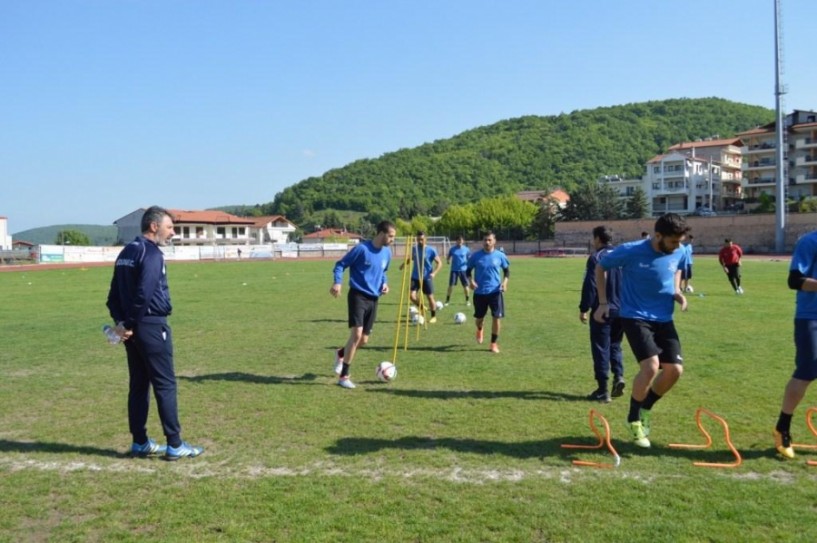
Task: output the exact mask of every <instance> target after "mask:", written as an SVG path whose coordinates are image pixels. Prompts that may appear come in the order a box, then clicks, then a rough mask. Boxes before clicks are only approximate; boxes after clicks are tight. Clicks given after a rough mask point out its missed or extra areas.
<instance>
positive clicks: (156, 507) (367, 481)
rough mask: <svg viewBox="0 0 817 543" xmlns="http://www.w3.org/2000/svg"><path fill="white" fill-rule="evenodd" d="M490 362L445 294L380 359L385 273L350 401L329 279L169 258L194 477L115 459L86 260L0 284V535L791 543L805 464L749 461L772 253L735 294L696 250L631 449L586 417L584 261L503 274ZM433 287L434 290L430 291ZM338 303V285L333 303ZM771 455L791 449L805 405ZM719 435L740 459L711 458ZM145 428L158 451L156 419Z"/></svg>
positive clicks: (782, 312) (774, 309)
mask: <svg viewBox="0 0 817 543" xmlns="http://www.w3.org/2000/svg"><path fill="white" fill-rule="evenodd" d="M511 266H512V275H511V281H510V289H509V291H508V293H507V296H506V301H507V312H508V316H507V318H506V319H505V321H504V329H503V332H502V335H501V337H500V346H501V348H502V353H501V354H498V355H494V354H491V353H489V352H488V351H487V349H486V346H487V344H486V345H477V344H476V343H475V342H474V340H473V319H472V318H471V316H470V311H469V312H468V315H469V320H468V322H467V323H466V324H465V325H462V326H457V325H455V324H454V323H453V313H454V312H455V311H466V308H465V307H464V305H463V300H462V292H461V291H455V297H454V299H455V302H456V303H454V304H452V305H451V307H449V308H446V309H445V310H443V311H442V312H441V315H440V322H439V323H438V324H435V325H431V326H430V327H429V328H428V329H427V330H423V331H422V332H421V334H420V336H419V338H418V337H417V335H416V330H415V329H412V331H411V333H410V339H409V344H408V350H405V351H404V350H403V349H402V339H401V349H400V350H399V351H398V354H397V360H396V362H397V366H398V368H399V375H398V378H397V379H396V380H395V381H394V382H393V383H391V384H388V385H385V384H381V383H379V382H377V381H376V380H375V378H374V368H375V365H376V364H377V363H378V362H380V361H382V360H389V359H391V358H392V348H393V344H394V340H395V331H396V316H397V308H398V303H399V299H400V296H399V292H398V290H399V286H400V277H399V272H398V271H397V270H396V267H395V269H393V270H392V272H391V277H390V279H391V283H392V286H393V292H392V293H391V294H389V295H388V296H386V297H385V298H383V300H382V301H381V306H380V318H379V320H378V325H377V326H376V328H375V331H374V334H373V337H372V342H371V343H370V345H369V346H368V347H367V348H366V349H365V350H364V351H361V352H360V353H359V356H358V359H357V360H356V364H355V367H353V372H352V377H353V379H354V380H355V381H356V382H357V384H358V388H357V389H356V390H351V391H350V390H343V389H341V388H340V387H337V386H336V385H335V379H334V375H333V374H332V356H333V355H332V350H333V349H334V348H336V347H337V346H339V345H341V344H342V343H343V342H344V341H345V340H346V338H347V335H348V332H347V327H346V303H345V296H344V298H342V299H339V300H335V299H333V298H332V297H331V296H329V293H328V290H329V287H330V284H331V268H332V262H327V261H324V262H282V261H274V262H272V261H269V262H249V261H245V262H227V263H199V264H191V263H169V265H168V270H169V271H168V274H169V280H170V288H171V294H172V298H173V303H174V307H175V312H174V315H173V317H172V319H171V324H172V326H173V333H174V343H175V348H176V370H177V374H178V377H179V404H180V413H181V419H182V425H183V429H184V437H185V438H186V439H187V440H189V441H191V442H193V443H195V444H200V445H203V446H205V447H206V452H205V453H204V455H202V456H201V457H199V458H197V459H192V460H185V461H179V462H176V463H168V462H164V461H161V460H144V459H130V458H127V457H125V456H124V452H125V451H126V450H127V448H128V447H129V445H130V436H129V434H128V433H127V418H126V394H127V368H126V364H125V359H124V352H123V348H122V347H121V346H110V345H108V344H107V343H105V341H104V337H103V335H102V333H101V332H100V327H101V325H102V324H103V323H105V322H106V321H107V320H108V316H107V311H106V308H105V297H106V294H107V287H108V283H109V280H110V274H111V270H110V268H106V267H100V268H89V269H79V268H76V269H60V270H42V271H33V272H31V271H27V272H22V271H20V272H13V273H0V299H2V301H3V302H2V305H0V330H2V332H0V334H1V335H2V342H0V511H2V513H0V541H60V542H65V541H106V542H107V541H147V540H150V541H231V542H232V541H258V542H267V541H279V542H282V541H308V542H313V541H315V542H323V541H326V542H340V541H343V542H345V541H423V542H429V541H439V542H471V541H497V542H499V541H502V542H504V541H520V542H527V541H541V542H544V541H582V542H593V541H650V542H655V541H776V542H783V541H815V540H817V523H815V522H814V519H815V515H817V467H808V466H807V465H806V459H808V458H811V459H817V454H808V453H803V454H800V455H798V458H797V459H796V460H794V461H784V460H781V459H779V458H777V457H776V456H775V454H774V450H773V445H772V439H771V430H772V428H773V426H774V423H775V421H776V418H777V414H778V411H779V407H780V399H781V394H782V389H783V386H784V384H785V383H786V381H787V380H788V378H789V376H790V374H791V370H792V367H793V362H792V359H793V355H794V349H793V345H792V340H791V337H792V316H793V307H794V295H793V293H792V292H791V291H789V290H788V289H787V288H786V273H787V261H783V260H768V259H766V260H763V259H757V260H748V261H746V262H745V263H744V266H743V275H744V288H745V290H746V294H745V295H744V296H742V297H741V296H736V295H734V294H733V293H732V291H731V289H730V287H729V285H728V283H727V281H726V278H725V276H724V274H723V272H722V271H721V270H720V268H719V267H718V265H717V262H716V261H715V260H714V259H713V258H711V257H696V260H695V277H694V279H693V284H694V285H695V288H696V292H695V294H693V295H691V296H690V299H689V300H690V308H689V311H688V312H686V313H679V312H676V324H677V327H678V329H679V332H680V334H681V340H682V345H683V350H684V358H685V366H686V372H685V374H684V377H683V378H682V380H681V382H680V383H679V384H678V385H677V387H676V388H675V389H674V390H673V391H672V392H671V393H670V394H668V395H667V396H666V397H665V398H663V399H662V400H661V401H660V402H659V403H658V404H657V406H656V408H655V410H654V415H653V432H652V436H651V440H652V442H653V448H652V449H650V450H642V449H638V448H636V447H634V446H633V445H631V444H630V443H629V441H628V439H627V433H626V428H625V426H624V420H625V417H626V412H627V401H628V400H627V398H628V397H629V386H630V380H631V378H632V376H633V375H634V374H635V369H636V368H635V365H634V361H633V358H632V354H631V353H630V351H629V348H628V347H626V348H625V354H626V356H625V367H626V376H627V379H628V388H627V391H625V392H626V394H625V397H624V398H620V399H616V400H614V401H613V402H612V403H610V404H607V405H599V404H593V403H590V402H588V401H586V400H585V399H584V397H585V395H586V394H587V393H589V392H590V391H591V390H592V389H593V388H594V386H595V382H594V380H593V372H592V363H591V361H590V355H589V347H588V331H587V327H586V326H585V325H582V324H581V323H580V322H579V318H578V308H577V306H578V299H579V288H580V285H581V279H582V272H583V267H584V260H583V259H579V258H576V259H534V258H527V259H522V258H520V259H512V264H511ZM444 288H445V287H444V285H442V283H438V285H437V289H438V292H440V293H444ZM344 293H345V288H344ZM814 393H815V391H814V390H811V391H810V392H809V394H808V395H807V396H806V400H805V401H804V403H803V405H801V407H800V409H799V410H798V412H797V413H796V414H795V419H794V423H793V433H794V437H795V440H796V441H800V442H809V441H817V439H815V438H812V437H811V436H810V435H809V433H808V431H807V429H806V421H805V410H806V407H808V406H810V405H815V396H814ZM699 407H705V408H706V409H708V410H710V411H712V412H714V413H716V414H718V415H720V416H722V417H724V418H725V419H726V421H727V422H728V423H729V428H730V431H731V435H732V439H733V441H734V443H735V445H736V446H737V448H738V450H739V451H740V453H741V455H742V457H743V464H742V465H741V466H740V467H738V468H735V469H712V468H701V467H695V466H693V462H695V461H711V462H729V461H731V460H732V456H731V455H730V454H729V452H728V449H727V448H726V445H725V443H724V439H723V435H722V432H721V431H720V426H718V425H717V424H716V423H714V422H705V425H706V427H707V429H708V430H710V432H711V433H712V435H713V439H714V444H713V446H712V447H711V448H709V449H706V450H679V449H671V448H669V447H668V444H669V443H673V442H680V443H702V442H703V441H704V438H703V437H702V436H701V434H700V433H699V431H698V429H697V427H696V424H695V412H696V409H698V408H699ZM591 408H595V409H597V410H598V411H599V412H600V413H601V414H603V415H604V416H605V417H606V418H607V420H609V422H610V426H611V429H612V436H613V444H614V445H615V447H616V448H617V449H618V451H619V453H620V455H621V465H620V467H619V468H617V469H594V468H582V467H574V466H573V465H572V464H571V461H572V460H574V459H588V460H598V461H608V460H609V459H610V457H609V455H607V454H606V453H603V452H595V451H590V452H584V451H568V450H565V449H562V448H561V447H560V445H561V444H563V443H584V444H592V443H594V442H595V438H594V436H593V434H592V432H591V430H590V427H589V424H588V414H589V410H590V409H591ZM148 429H149V432H150V434H151V436H152V437H154V438H156V439H158V440H159V441H163V436H161V435H160V434H161V428H160V426H159V423H158V417H157V415H156V410H155V406H154V405H151V415H150V419H149V424H148Z"/></svg>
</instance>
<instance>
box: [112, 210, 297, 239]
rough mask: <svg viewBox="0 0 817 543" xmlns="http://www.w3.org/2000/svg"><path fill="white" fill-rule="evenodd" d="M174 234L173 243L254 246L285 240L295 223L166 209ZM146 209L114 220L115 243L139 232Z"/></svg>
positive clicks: (280, 217)
mask: <svg viewBox="0 0 817 543" xmlns="http://www.w3.org/2000/svg"><path fill="white" fill-rule="evenodd" d="M168 212H170V214H171V216H172V217H173V224H174V228H175V230H176V235H175V236H174V237H173V244H174V245H253V244H261V245H263V244H267V243H286V242H287V241H288V235H289V233H290V232H294V231H295V225H293V224H292V223H291V222H289V221H288V220H287V219H286V218H285V217H283V216H281V215H276V216H273V217H258V218H246V217H237V216H235V215H231V214H229V213H225V212H223V211H182V210H178V209H168ZM144 213H145V208H140V209H137V210H135V211H133V212H131V213H129V214H127V215H125V216H124V217H122V218H120V219H117V220H116V221H114V224H115V225H116V226H117V228H118V233H117V243H118V244H125V243H128V242H130V241H131V240H133V239H134V238H135V237H136V236H138V235H139V234H141V233H142V228H141V221H142V215H143V214H144Z"/></svg>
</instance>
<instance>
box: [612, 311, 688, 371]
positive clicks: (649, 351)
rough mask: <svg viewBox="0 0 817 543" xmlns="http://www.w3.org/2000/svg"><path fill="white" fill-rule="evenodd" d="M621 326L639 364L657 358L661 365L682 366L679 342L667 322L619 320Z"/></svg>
mask: <svg viewBox="0 0 817 543" xmlns="http://www.w3.org/2000/svg"><path fill="white" fill-rule="evenodd" d="M621 326H622V327H623V328H624V334H625V335H626V336H627V343H629V344H630V349H632V351H633V354H634V355H635V358H636V360H638V361H639V362H641V361H642V360H646V359H648V358H652V357H653V356H658V361H659V362H660V363H662V364H683V363H684V359H683V357H682V356H681V340H680V339H679V338H678V332H676V331H675V324H674V323H673V322H672V321H669V322H655V321H645V320H641V319H625V318H622V319H621Z"/></svg>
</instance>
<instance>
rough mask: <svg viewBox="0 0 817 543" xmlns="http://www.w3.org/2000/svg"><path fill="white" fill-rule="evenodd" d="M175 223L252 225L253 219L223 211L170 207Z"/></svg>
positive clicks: (169, 210)
mask: <svg viewBox="0 0 817 543" xmlns="http://www.w3.org/2000/svg"><path fill="white" fill-rule="evenodd" d="M168 212H170V215H171V216H172V217H173V222H174V223H177V224H179V223H204V224H240V225H247V226H250V225H252V224H253V220H252V219H248V218H244V217H236V216H235V215H230V214H229V213H225V212H223V211H183V210H180V209H168Z"/></svg>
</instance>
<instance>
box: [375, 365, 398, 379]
mask: <svg viewBox="0 0 817 543" xmlns="http://www.w3.org/2000/svg"><path fill="white" fill-rule="evenodd" d="M374 374H375V375H376V376H377V378H378V379H380V380H381V381H383V382H384V383H389V382H391V381H394V378H395V377H397V366H395V365H394V364H392V363H391V362H381V363H380V364H378V365H377V369H375V372H374Z"/></svg>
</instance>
